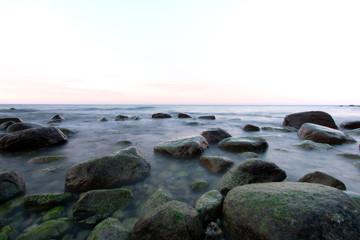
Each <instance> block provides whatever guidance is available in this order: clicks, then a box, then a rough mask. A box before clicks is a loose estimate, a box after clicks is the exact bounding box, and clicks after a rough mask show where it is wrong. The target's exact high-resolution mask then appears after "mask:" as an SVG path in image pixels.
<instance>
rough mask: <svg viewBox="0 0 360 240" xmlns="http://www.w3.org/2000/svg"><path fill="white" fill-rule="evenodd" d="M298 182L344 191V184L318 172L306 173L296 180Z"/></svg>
mask: <svg viewBox="0 0 360 240" xmlns="http://www.w3.org/2000/svg"><path fill="white" fill-rule="evenodd" d="M298 182H307V183H318V184H322V185H327V186H330V187H334V188H337V189H339V190H346V186H345V184H344V183H343V182H341V181H340V180H339V179H337V178H334V177H332V176H330V175H328V174H326V173H323V172H319V171H316V172H313V173H308V174H306V175H304V176H302V177H301V178H300V179H299V180H298Z"/></svg>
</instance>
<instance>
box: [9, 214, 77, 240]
mask: <svg viewBox="0 0 360 240" xmlns="http://www.w3.org/2000/svg"><path fill="white" fill-rule="evenodd" d="M72 227H73V222H72V220H71V219H69V218H59V219H56V220H50V221H47V222H44V223H42V224H40V225H39V226H37V227H35V228H34V229H33V230H31V231H30V232H27V233H24V234H21V235H20V236H19V237H18V238H17V239H16V240H34V239H36V240H47V239H59V238H60V237H61V236H63V235H64V234H65V233H66V232H68V231H70V230H71V229H72Z"/></svg>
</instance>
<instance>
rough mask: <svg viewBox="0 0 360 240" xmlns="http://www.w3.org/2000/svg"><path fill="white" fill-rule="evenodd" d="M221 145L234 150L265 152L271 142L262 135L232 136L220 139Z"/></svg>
mask: <svg viewBox="0 0 360 240" xmlns="http://www.w3.org/2000/svg"><path fill="white" fill-rule="evenodd" d="M219 147H221V148H223V149H225V150H228V151H233V152H265V151H266V149H267V148H268V147H269V144H268V143H267V142H266V140H265V139H264V138H262V137H230V138H225V139H224V140H222V141H220V142H219Z"/></svg>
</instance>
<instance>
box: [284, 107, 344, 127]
mask: <svg viewBox="0 0 360 240" xmlns="http://www.w3.org/2000/svg"><path fill="white" fill-rule="evenodd" d="M304 123H314V124H318V125H322V126H325V127H329V128H333V129H338V127H337V126H336V124H335V121H334V119H333V118H332V116H331V115H330V114H328V113H326V112H322V111H309V112H299V113H293V114H290V115H287V116H286V117H285V118H284V121H283V126H290V127H294V128H297V129H299V128H300V127H301V126H302V125H303V124H304Z"/></svg>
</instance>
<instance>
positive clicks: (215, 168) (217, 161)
mask: <svg viewBox="0 0 360 240" xmlns="http://www.w3.org/2000/svg"><path fill="white" fill-rule="evenodd" d="M200 162H201V163H202V164H204V165H205V166H206V167H207V168H208V169H209V170H210V171H211V172H213V173H218V172H221V171H224V170H226V169H227V168H228V167H230V166H231V165H233V164H234V162H233V160H231V159H230V158H228V157H223V156H203V157H201V158H200Z"/></svg>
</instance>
